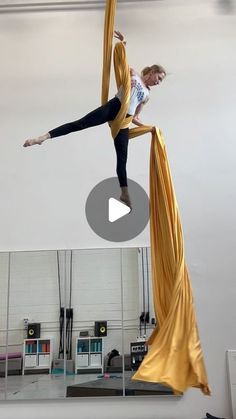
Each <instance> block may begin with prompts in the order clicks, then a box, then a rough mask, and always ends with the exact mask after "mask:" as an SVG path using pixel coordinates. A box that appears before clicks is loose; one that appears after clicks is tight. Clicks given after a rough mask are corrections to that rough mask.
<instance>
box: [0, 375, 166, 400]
mask: <svg viewBox="0 0 236 419" xmlns="http://www.w3.org/2000/svg"><path fill="white" fill-rule="evenodd" d="M132 375H133V372H131V371H126V373H125V387H126V395H127V396H131V395H132V396H133V395H152V394H155V395H162V394H173V393H172V392H171V390H170V389H169V388H168V387H164V386H162V385H160V384H152V383H147V382H143V381H132V380H131V376H132ZM99 377H102V376H101V375H98V374H81V375H79V374H77V375H68V376H66V377H64V376H63V375H54V374H47V375H46V374H34V375H24V376H22V375H16V376H13V375H12V376H9V377H8V378H7V400H27V399H28V400H29V399H60V398H61V399H62V398H65V397H88V396H93V397H97V396H98V397H101V396H122V394H123V391H122V385H123V379H122V374H120V373H118V374H110V378H99ZM4 388H5V384H4V379H3V378H1V379H0V389H1V391H0V399H1V400H3V399H4V398H5V395H4Z"/></svg>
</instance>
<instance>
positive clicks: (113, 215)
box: [108, 198, 131, 223]
mask: <svg viewBox="0 0 236 419" xmlns="http://www.w3.org/2000/svg"><path fill="white" fill-rule="evenodd" d="M130 211H131V209H130V208H129V207H128V206H127V205H125V204H123V203H122V202H120V201H118V200H117V199H114V198H110V199H109V209H108V219H109V221H110V223H114V221H116V220H119V219H120V218H122V217H124V216H125V215H127V214H129V213H130Z"/></svg>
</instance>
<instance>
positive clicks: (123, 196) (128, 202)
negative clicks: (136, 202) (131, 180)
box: [120, 193, 132, 210]
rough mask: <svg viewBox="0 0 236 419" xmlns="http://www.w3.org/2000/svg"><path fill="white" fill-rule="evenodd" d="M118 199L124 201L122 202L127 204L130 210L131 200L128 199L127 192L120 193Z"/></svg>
mask: <svg viewBox="0 0 236 419" xmlns="http://www.w3.org/2000/svg"><path fill="white" fill-rule="evenodd" d="M120 200H121V201H122V202H124V204H125V205H127V206H128V207H129V208H130V209H131V210H132V204H131V201H130V197H129V194H124V193H122V194H121V196H120Z"/></svg>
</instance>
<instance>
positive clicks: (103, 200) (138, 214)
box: [85, 177, 149, 242]
mask: <svg viewBox="0 0 236 419" xmlns="http://www.w3.org/2000/svg"><path fill="white" fill-rule="evenodd" d="M128 188H129V195H130V199H131V203H132V211H131V209H130V208H129V207H128V206H127V205H125V203H124V202H122V201H121V200H120V195H121V191H120V186H119V183H118V180H117V178H116V177H113V178H108V179H105V180H103V181H102V182H100V183H98V184H97V185H96V186H95V187H94V188H93V189H92V191H91V192H90V194H89V196H88V198H87V201H86V206H85V212H86V218H87V221H88V224H89V226H90V227H91V229H92V230H93V231H94V233H96V234H97V235H98V236H100V237H102V238H103V239H105V240H109V241H112V242H123V241H128V240H131V239H133V238H134V237H136V236H138V235H139V234H140V233H141V232H142V231H143V230H144V228H145V227H146V225H147V223H148V220H149V199H148V196H147V194H146V192H145V191H144V189H143V188H141V186H140V185H139V184H138V183H136V182H134V181H133V180H131V179H128Z"/></svg>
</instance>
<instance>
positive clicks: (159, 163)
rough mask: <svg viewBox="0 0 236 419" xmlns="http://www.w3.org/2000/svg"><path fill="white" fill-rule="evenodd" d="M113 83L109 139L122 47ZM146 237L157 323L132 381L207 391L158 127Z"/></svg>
mask: <svg viewBox="0 0 236 419" xmlns="http://www.w3.org/2000/svg"><path fill="white" fill-rule="evenodd" d="M115 8H116V1H115V0H107V5H106V17H105V28H104V57H103V58H104V61H103V84H102V103H105V102H106V101H107V99H108V91H109V80H110V65H111V51H112V37H113V32H114V16H115ZM114 65H115V74H116V81H117V87H119V86H120V85H122V86H123V88H124V99H123V103H122V105H121V109H120V112H119V114H118V115H117V117H116V119H115V120H114V121H112V122H111V123H110V127H111V132H112V136H113V138H115V136H116V135H117V133H118V131H119V129H120V128H123V127H125V126H128V125H129V123H130V120H127V119H125V116H126V114H127V109H128V104H129V95H130V74H129V66H128V63H127V60H126V53H125V48H124V45H123V44H122V43H121V42H119V43H117V44H116V46H115V50H114ZM150 131H151V127H150V126H142V127H138V128H133V129H130V138H132V137H136V136H138V135H142V134H146V133H147V132H150ZM150 236H151V260H152V282H153V296H154V307H155V314H156V318H157V319H158V326H157V327H156V328H155V330H154V331H153V333H152V335H151V337H150V338H149V340H148V344H149V345H150V347H149V351H148V354H147V355H146V357H145V358H144V360H143V362H142V364H141V366H140V367H139V369H138V371H137V372H136V373H135V374H134V376H133V379H135V380H142V381H149V382H156V383H164V384H166V385H168V386H170V387H171V388H172V389H173V390H174V392H175V393H179V392H183V391H185V390H186V389H187V388H188V387H191V386H192V387H198V388H201V390H202V391H203V393H204V394H206V395H210V389H209V387H208V381H207V374H206V370H205V365H204V359H203V354H202V349H201V344H200V340H199V335H198V328H197V324H196V316H195V309H194V303H193V296H192V289H191V285H190V281H189V275H188V271H187V267H186V263H185V258H184V245H183V235H182V229H181V222H180V217H179V211H178V205H177V201H176V197H175V192H174V187H173V182H172V179H171V173H170V167H169V164H168V158H167V154H166V149H165V144H164V140H163V137H162V134H161V131H160V130H159V129H158V128H156V130H155V132H154V133H152V144H151V154H150Z"/></svg>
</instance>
